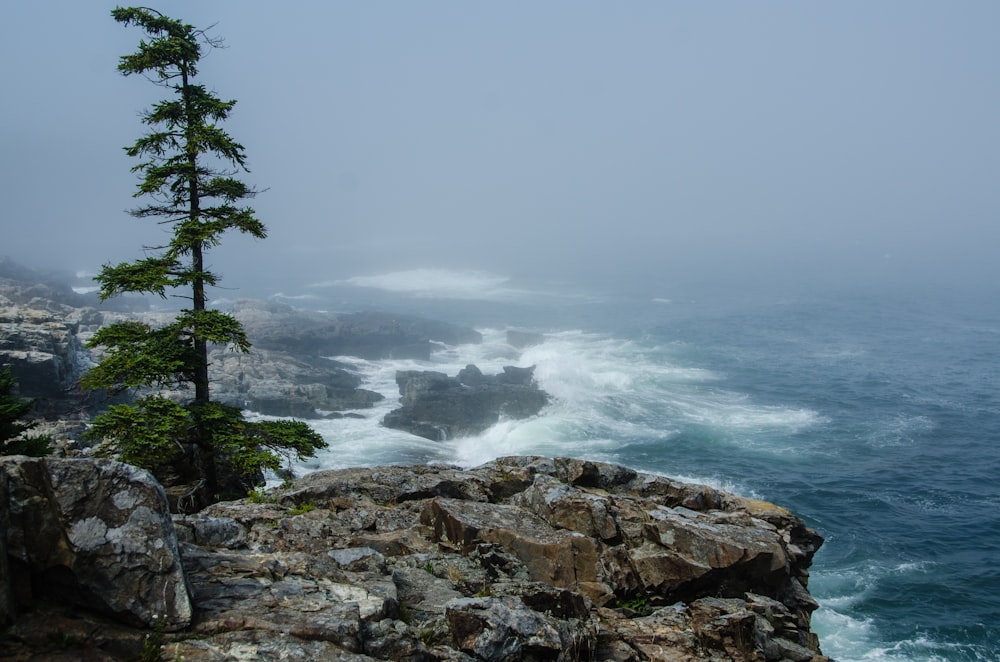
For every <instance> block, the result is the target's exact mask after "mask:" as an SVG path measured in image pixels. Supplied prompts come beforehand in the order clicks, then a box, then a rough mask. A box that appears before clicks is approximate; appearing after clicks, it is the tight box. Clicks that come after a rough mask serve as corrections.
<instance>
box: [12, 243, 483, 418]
mask: <svg viewBox="0 0 1000 662" xmlns="http://www.w3.org/2000/svg"><path fill="white" fill-rule="evenodd" d="M60 278H68V277H67V276H65V275H62V276H60V275H56V274H44V273H41V272H37V271H34V270H31V269H28V268H26V267H21V266H19V265H17V264H16V263H13V262H11V261H10V260H9V259H0V365H9V366H10V367H11V370H12V372H13V374H14V376H15V378H16V379H17V381H18V387H19V391H20V395H22V396H24V397H27V398H34V399H36V408H35V410H34V413H35V415H38V416H43V417H45V418H48V419H63V420H67V419H68V420H78V421H83V420H86V419H88V418H89V417H90V416H91V415H92V414H93V413H94V412H95V411H96V410H98V409H99V408H100V407H102V406H104V404H106V402H105V401H104V400H102V398H101V396H100V395H99V394H92V393H90V394H88V393H82V392H80V390H79V389H78V388H77V382H78V381H79V379H80V377H81V376H82V375H83V373H84V372H86V370H87V369H89V368H90V367H91V366H92V365H94V363H95V355H94V353H93V352H92V351H91V350H88V349H87V348H86V347H85V346H84V345H85V343H86V340H87V339H88V338H89V337H90V336H91V335H92V334H93V333H94V332H95V331H96V330H97V329H98V328H100V327H101V326H102V325H104V324H108V323H111V322H114V321H118V320H121V319H139V320H141V321H144V322H147V323H149V324H153V325H156V324H163V323H166V322H168V321H169V320H170V319H171V318H172V314H171V313H166V312H152V311H150V310H149V309H148V307H145V306H142V305H132V304H130V305H129V306H125V307H121V306H119V307H118V308H115V307H114V306H111V305H108V304H100V302H99V301H98V300H97V298H96V296H95V295H93V294H86V295H85V294H78V293H76V292H74V291H73V290H72V288H70V287H69V286H68V285H65V284H62V283H61V282H60V280H59V279H60ZM133 303H134V302H133ZM232 313H233V314H234V315H235V316H236V317H237V319H239V320H240V321H241V322H242V323H243V325H244V328H245V329H246V331H247V336H248V337H249V338H250V341H251V343H253V345H254V346H253V349H252V350H251V352H250V353H249V354H240V353H235V352H232V351H229V350H228V349H226V348H224V347H216V348H213V349H212V351H211V354H210V360H211V368H210V377H211V379H212V383H213V397H214V398H215V399H216V400H218V401H220V402H224V403H227V404H232V405H235V406H238V407H242V408H246V409H251V410H253V411H257V412H260V413H263V414H267V415H273V416H294V417H299V418H316V417H322V416H328V417H329V416H338V415H341V414H340V412H345V411H353V410H364V409H366V408H370V407H371V406H372V405H373V404H374V403H376V402H378V401H380V400H381V399H383V396H382V395H381V394H379V393H375V392H373V391H370V390H367V389H364V388H362V387H361V383H360V379H359V378H358V376H357V375H355V374H353V373H352V372H350V371H349V370H347V369H346V368H345V366H344V365H343V364H340V363H338V362H336V361H335V360H331V359H330V358H328V357H335V356H351V357H360V358H365V359H381V358H410V359H423V360H426V359H428V358H429V357H430V353H431V349H432V345H433V343H435V342H439V343H447V344H461V343H478V342H481V341H482V337H481V336H480V334H479V333H478V332H477V331H475V330H474V329H471V328H468V327H462V326H458V325H454V324H448V323H445V322H437V321H433V320H426V319H421V318H418V317H413V316H404V315H392V314H389V313H383V312H357V313H344V314H334V313H320V312H312V311H303V310H297V309H295V308H292V307H290V306H287V305H283V304H278V303H273V302H267V301H257V300H240V301H238V302H236V304H234V306H233V310H232ZM178 395H179V396H180V395H181V394H178Z"/></svg>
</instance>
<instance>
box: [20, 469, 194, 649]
mask: <svg viewBox="0 0 1000 662" xmlns="http://www.w3.org/2000/svg"><path fill="white" fill-rule="evenodd" d="M0 471H2V472H3V473H5V475H6V476H7V479H8V490H9V502H8V505H7V509H8V516H9V526H8V528H7V529H6V544H7V554H8V555H9V556H10V558H11V559H13V560H14V561H15V563H16V564H17V565H18V567H19V568H20V569H22V570H24V571H27V572H28V573H30V575H31V578H32V582H31V590H32V592H33V593H37V594H38V595H39V597H42V598H48V599H54V600H63V601H68V602H71V603H74V604H78V605H80V606H84V607H89V608H92V609H95V610H98V611H103V612H107V613H110V614H112V615H115V616H117V617H119V618H121V619H123V620H124V621H126V622H130V623H133V624H137V625H156V626H157V627H160V628H163V629H165V630H177V629H181V628H184V627H187V625H188V624H189V623H190V620H191V615H192V610H191V603H190V601H189V599H188V593H187V584H186V579H185V576H184V571H183V568H182V567H181V563H180V556H179V554H178V550H177V539H176V536H175V534H174V528H173V523H172V521H171V518H170V514H169V512H168V510H167V502H166V497H165V495H164V493H163V488H161V487H160V486H159V484H158V483H156V481H154V480H153V478H152V476H150V475H149V474H148V473H147V472H145V471H143V470H141V469H137V468H135V467H132V466H130V465H127V464H121V463H118V462H111V461H91V460H75V459H54V458H52V459H44V458H43V459H38V458H25V457H7V458H4V459H2V460H0ZM27 597H29V598H30V597H33V596H27Z"/></svg>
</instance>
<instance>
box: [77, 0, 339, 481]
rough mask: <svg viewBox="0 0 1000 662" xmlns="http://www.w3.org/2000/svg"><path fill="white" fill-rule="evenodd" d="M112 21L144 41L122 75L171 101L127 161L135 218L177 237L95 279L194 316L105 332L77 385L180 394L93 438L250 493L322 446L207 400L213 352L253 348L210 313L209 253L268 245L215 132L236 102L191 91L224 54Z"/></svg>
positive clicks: (135, 407) (239, 163) (137, 15)
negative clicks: (288, 462) (99, 355)
mask: <svg viewBox="0 0 1000 662" xmlns="http://www.w3.org/2000/svg"><path fill="white" fill-rule="evenodd" d="M111 14H112V17H113V18H114V19H115V20H116V21H118V22H119V23H122V24H123V25H125V26H126V27H128V26H136V27H139V28H140V29H142V30H143V31H144V32H145V34H146V36H147V39H143V40H141V41H140V42H139V48H138V50H137V51H136V52H135V53H132V54H129V55H124V56H122V57H121V59H120V61H119V64H118V70H119V71H120V72H121V73H122V74H123V75H125V76H131V75H134V74H139V75H141V76H144V77H145V78H146V79H148V80H150V81H151V82H153V83H154V84H156V85H158V86H160V87H163V88H164V89H166V90H168V91H169V92H170V93H171V96H170V97H169V98H167V99H165V100H163V101H159V102H156V103H154V104H153V105H152V107H151V108H150V109H149V110H147V111H145V112H144V113H143V114H142V115H141V120H142V122H143V124H145V125H146V126H148V127H149V131H148V132H147V133H146V134H145V135H143V136H142V137H140V138H139V139H138V140H136V142H135V143H134V144H133V145H131V146H129V147H126V148H125V151H126V153H127V154H128V155H129V156H131V157H134V158H137V159H139V162H138V164H137V165H135V166H134V167H133V168H132V170H133V172H137V173H139V174H140V182H139V184H138V190H137V191H136V193H135V197H137V198H146V199H147V200H148V202H147V204H144V205H142V206H140V207H137V208H135V209H133V210H132V211H131V212H130V213H131V215H132V216H134V217H136V218H140V219H153V220H155V221H156V222H157V223H158V224H160V225H164V226H168V227H170V228H171V230H172V235H171V237H170V239H169V241H168V242H167V243H166V245H163V246H156V247H147V248H146V249H145V255H146V256H145V257H143V258H141V259H138V260H134V261H132V262H123V263H120V264H116V265H112V264H105V265H104V267H103V268H102V269H101V272H100V274H99V275H98V276H97V278H96V280H97V282H98V284H99V286H100V296H101V299H102V300H106V299H108V298H111V297H115V296H118V295H120V294H123V293H144V294H155V295H157V296H160V297H164V298H165V297H167V296H168V293H169V294H172V295H174V296H182V297H183V298H186V299H188V300H189V301H190V307H189V308H185V309H183V310H181V311H180V313H179V314H178V315H177V317H176V318H175V319H174V321H173V322H171V323H170V324H167V325H165V326H162V327H153V326H151V325H148V324H144V323H141V322H137V321H124V322H120V323H116V324H112V325H109V326H107V327H104V328H102V329H100V330H99V331H98V332H97V333H95V334H94V336H93V338H92V339H91V341H90V345H91V346H92V347H97V346H102V347H104V348H105V351H106V354H105V358H104V359H103V360H102V361H101V362H100V364H99V365H97V366H95V367H94V368H93V369H92V370H90V372H89V373H88V374H87V375H86V376H85V377H84V379H83V382H82V383H83V385H84V386H85V387H86V388H90V389H98V388H100V389H109V390H111V391H112V392H120V391H123V390H128V389H140V388H146V389H149V388H153V389H156V388H182V389H188V390H189V391H192V390H193V395H192V397H191V398H190V401H188V402H185V403H177V402H174V401H172V400H168V399H166V398H164V397H162V396H160V395H147V396H145V397H143V398H141V399H139V400H138V401H136V402H134V403H132V404H127V405H116V406H112V407H111V408H109V410H108V411H107V412H106V413H103V414H101V415H99V416H98V417H96V418H95V421H94V425H93V426H92V428H91V430H90V436H91V438H94V439H105V440H109V441H110V442H112V446H113V447H114V448H115V449H116V450H117V451H118V452H119V453H120V454H121V456H122V457H123V459H125V460H126V461H129V462H132V463H135V464H138V465H140V466H144V467H146V468H150V469H153V470H156V469H157V468H159V467H163V466H165V465H168V464H170V463H175V464H176V463H177V462H178V460H179V458H181V459H183V458H184V457H187V458H188V459H189V460H191V461H192V462H193V463H194V464H195V465H197V466H199V467H200V469H199V473H200V474H202V477H201V480H203V481H204V482H205V483H206V486H207V489H208V490H209V493H210V494H211V495H213V496H214V495H216V494H217V491H218V490H219V488H220V485H219V479H218V476H217V465H218V463H219V460H220V459H221V460H224V461H225V462H226V463H227V464H229V465H231V466H232V467H233V468H234V469H235V470H236V471H237V472H238V473H240V474H242V475H243V476H244V477H247V478H248V479H249V482H251V483H252V482H253V480H255V477H257V476H259V474H260V471H261V469H263V468H277V467H278V466H279V465H280V458H279V454H284V455H295V456H297V457H299V458H303V457H308V456H312V455H313V454H314V453H315V450H316V449H317V448H321V447H324V446H325V445H326V444H325V442H324V441H323V439H322V438H321V437H320V436H319V435H318V434H316V433H315V432H313V431H312V430H311V429H309V427H308V426H306V425H305V424H304V423H301V422H292V421H278V422H269V423H250V422H247V421H245V420H243V417H242V415H241V413H240V412H239V411H238V410H236V409H234V408H232V407H227V406H225V405H222V404H219V403H216V402H213V401H212V400H211V397H210V384H209V377H208V367H209V363H208V349H209V346H210V345H212V344H221V345H227V346H229V347H231V348H232V349H234V350H236V351H240V352H246V351H248V350H249V348H250V343H249V341H248V340H247V337H246V334H245V332H244V330H243V327H242V325H241V324H240V323H239V321H238V320H236V319H235V318H233V317H232V316H230V315H227V314H224V313H222V312H220V311H217V310H213V309H211V308H209V307H208V303H209V299H208V292H207V290H208V288H209V287H211V286H215V285H217V284H218V282H219V278H218V276H217V275H216V274H214V273H212V272H211V271H209V270H208V268H207V267H206V264H205V256H206V252H207V251H208V250H209V249H210V248H212V247H215V246H218V245H219V244H220V243H221V240H222V236H223V235H224V234H225V233H226V232H228V231H231V230H233V231H236V232H239V233H242V234H247V235H250V236H251V237H254V238H257V239H264V238H266V236H267V231H266V228H265V226H264V224H263V223H261V221H260V220H258V219H257V217H256V216H255V213H254V210H253V209H252V208H250V207H248V206H244V204H245V201H246V200H248V199H251V198H253V197H254V195H255V194H256V191H255V190H254V189H252V188H251V187H249V186H248V185H247V184H245V183H244V182H242V181H241V180H239V179H237V178H236V176H235V175H237V174H238V173H240V172H249V171H248V170H247V167H246V156H245V153H244V148H243V146H242V145H241V144H239V143H237V142H236V141H234V140H233V139H232V138H231V137H230V136H229V134H228V133H226V131H224V130H223V129H222V128H220V127H219V123H220V122H223V121H224V120H226V118H227V117H229V114H230V112H231V111H232V109H233V107H234V106H235V104H236V101H235V100H229V101H224V100H222V99H220V98H219V97H218V96H216V95H215V94H214V93H212V92H209V91H208V90H207V89H206V87H205V86H204V85H201V84H199V83H196V82H195V78H196V76H197V74H198V65H199V62H200V61H201V59H202V57H203V55H204V54H203V51H202V48H203V46H204V47H208V48H214V47H218V46H220V45H221V42H220V41H219V40H218V39H212V38H209V37H208V36H207V35H206V34H205V32H204V31H203V30H198V29H195V28H194V27H193V26H191V25H187V24H185V23H182V22H181V21H178V20H174V19H171V18H168V17H166V16H164V15H163V14H160V13H159V12H157V11H155V10H152V9H147V8H134V7H130V8H121V7H119V8H116V9H114V10H113V11H112V12H111ZM177 292H180V294H177ZM192 449H193V450H192ZM175 468H176V467H175ZM248 487H249V485H248Z"/></svg>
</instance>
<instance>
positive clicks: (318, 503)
mask: <svg viewBox="0 0 1000 662" xmlns="http://www.w3.org/2000/svg"><path fill="white" fill-rule="evenodd" d="M142 473H144V472H138V471H137V470H136V469H134V468H133V467H128V466H127V465H122V464H119V463H116V462H111V461H93V460H83V459H76V460H66V459H54V458H43V459H28V458H4V459H3V460H2V461H0V492H3V494H2V495H0V496H3V497H5V498H4V503H6V504H7V506H6V508H5V509H4V511H3V512H2V513H0V516H2V518H0V519H2V521H3V523H4V524H5V525H6V526H5V529H6V535H5V536H2V538H4V540H2V541H0V556H2V557H3V558H4V559H5V560H7V561H8V563H7V564H4V565H3V567H0V578H2V579H3V580H4V581H3V582H2V585H0V606H4V605H6V607H4V610H3V611H0V617H3V618H6V619H7V621H8V622H11V624H10V625H9V626H8V627H7V629H6V630H5V631H4V632H3V634H2V637H0V651H2V654H0V657H2V658H3V659H10V660H43V659H44V660H60V659H66V660H68V659H93V660H117V659H136V658H137V657H138V656H143V657H142V658H141V659H163V660H177V659H183V660H186V661H188V662H191V661H198V660H205V661H208V660H213V661H216V660H278V659H281V660H358V661H361V660H414V661H416V660H504V661H506V660H511V661H513V660H614V661H620V662H625V661H633V660H635V661H638V660H813V661H817V662H818V661H820V660H825V659H827V658H825V657H823V656H822V655H821V653H820V650H819V643H818V641H817V638H816V636H815V635H814V634H812V632H811V631H810V615H811V613H812V611H813V610H814V609H815V608H816V606H817V605H816V603H815V601H814V600H813V599H812V598H811V597H810V595H809V593H808V590H807V583H808V568H809V565H810V563H811V561H812V558H813V554H814V553H815V552H816V550H817V549H818V548H819V546H820V545H821V544H822V539H821V538H820V536H819V535H818V534H816V532H814V531H812V530H811V529H809V528H808V527H806V526H805V525H804V523H803V522H802V521H801V520H800V519H798V518H797V517H795V516H794V515H792V514H791V513H790V512H788V511H787V510H785V509H783V508H780V507H778V506H775V505H773V504H769V503H765V502H760V501H754V500H750V499H745V498H742V497H738V496H735V495H732V494H727V493H724V492H721V491H718V490H714V489H712V488H710V487H706V486H703V485H691V484H685V483H679V482H676V481H673V480H670V479H667V478H664V477H661V476H654V475H649V474H642V473H637V472H635V471H633V470H631V469H628V468H625V467H621V466H615V465H609V464H602V463H597V462H588V461H584V460H577V459H568V458H556V459H549V458H542V457H507V458H501V459H498V460H495V461H493V462H490V463H488V464H485V465H483V466H480V467H477V468H474V469H469V470H461V469H458V468H455V467H450V466H431V465H419V466H409V467H375V468H354V469H344V470H338V471H323V472H317V473H314V474H311V475H308V476H305V477H303V478H301V479H299V480H297V481H295V482H294V483H292V484H290V485H288V486H285V487H283V488H281V489H275V490H272V491H270V492H267V493H258V494H255V495H254V496H253V498H251V499H245V500H241V501H235V502H225V503H219V504H215V505H213V506H210V507H209V508H207V509H205V510H203V511H201V512H199V513H196V514H193V515H183V516H181V515H175V516H173V518H171V517H170V516H169V515H165V513H166V512H167V510H166V506H165V501H162V498H163V497H162V489H161V490H157V489H155V487H153V486H151V485H150V483H149V480H147V478H146V477H145V476H143V475H142ZM42 531H43V532H44V535H43V536H39V535H38V533H39V532H42ZM32 540H36V541H37V540H40V541H41V542H40V543H38V544H40V545H41V546H42V549H33V548H32V545H33V544H34V543H32ZM179 569H183V572H179V571H178V570H179ZM185 591H186V592H187V595H188V596H189V598H190V601H189V603H188V602H187V601H185V600H184V599H183V594H184V592H185ZM164 596H166V599H165V598H164ZM159 609H163V610H165V611H163V612H159V613H158V611H157V610H159Z"/></svg>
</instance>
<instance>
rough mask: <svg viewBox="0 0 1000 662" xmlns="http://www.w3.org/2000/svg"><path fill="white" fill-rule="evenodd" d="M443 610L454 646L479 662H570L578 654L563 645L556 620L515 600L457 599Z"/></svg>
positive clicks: (576, 651)
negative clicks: (534, 661) (538, 661)
mask: <svg viewBox="0 0 1000 662" xmlns="http://www.w3.org/2000/svg"><path fill="white" fill-rule="evenodd" d="M445 608H446V615H447V618H448V624H449V626H450V628H451V635H452V639H453V641H454V642H455V646H456V647H457V648H458V649H459V650H461V651H463V652H465V653H468V654H470V655H472V656H474V657H475V658H476V659H478V660H491V661H494V662H513V661H515V660H524V659H539V658H540V659H549V660H572V659H578V657H575V656H579V654H580V652H581V651H579V650H573V648H572V641H569V642H564V641H563V639H562V637H561V636H560V633H559V628H558V627H557V624H556V621H555V619H553V618H551V617H548V616H546V615H544V614H542V613H539V612H538V611H535V610H533V609H530V608H528V607H527V606H526V605H525V604H524V603H523V602H521V601H520V600H517V599H516V598H460V599H458V600H452V601H450V602H449V603H448V604H447V605H446V606H445ZM565 644H570V645H569V646H566V645H565Z"/></svg>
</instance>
